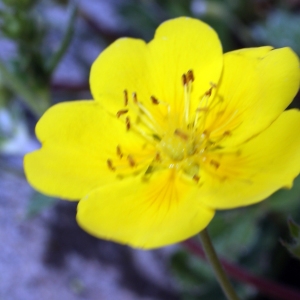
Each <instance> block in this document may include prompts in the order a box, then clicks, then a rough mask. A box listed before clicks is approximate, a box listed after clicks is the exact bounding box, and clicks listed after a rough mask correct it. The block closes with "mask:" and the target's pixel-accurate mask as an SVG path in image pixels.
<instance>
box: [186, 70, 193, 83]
mask: <svg viewBox="0 0 300 300" xmlns="http://www.w3.org/2000/svg"><path fill="white" fill-rule="evenodd" d="M194 80H195V77H194V73H193V70H188V72H187V81H188V82H193V81H194Z"/></svg>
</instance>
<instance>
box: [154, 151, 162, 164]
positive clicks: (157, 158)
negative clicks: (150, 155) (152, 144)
mask: <svg viewBox="0 0 300 300" xmlns="http://www.w3.org/2000/svg"><path fill="white" fill-rule="evenodd" d="M155 160H156V161H157V162H160V161H161V157H160V153H159V152H157V153H156V154H155Z"/></svg>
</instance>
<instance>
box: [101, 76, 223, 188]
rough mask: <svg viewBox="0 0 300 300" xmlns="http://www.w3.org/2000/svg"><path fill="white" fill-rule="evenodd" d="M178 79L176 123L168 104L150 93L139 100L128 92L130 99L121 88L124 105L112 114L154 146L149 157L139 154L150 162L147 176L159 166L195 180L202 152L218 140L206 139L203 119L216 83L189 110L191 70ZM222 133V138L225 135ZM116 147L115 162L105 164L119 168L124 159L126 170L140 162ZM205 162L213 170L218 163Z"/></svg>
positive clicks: (212, 106)
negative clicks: (179, 93)
mask: <svg viewBox="0 0 300 300" xmlns="http://www.w3.org/2000/svg"><path fill="white" fill-rule="evenodd" d="M181 80H182V86H183V89H184V111H183V113H182V115H181V117H180V118H179V119H180V120H179V121H178V122H177V121H176V122H175V121H174V120H175V119H176V118H175V116H174V112H171V107H170V105H169V104H168V103H164V102H163V101H161V100H160V99H157V98H156V97H155V96H153V95H152V96H151V97H150V99H149V100H150V101H149V100H148V102H147V101H146V102H140V101H139V99H138V95H137V93H136V92H134V93H132V99H129V96H128V92H127V90H124V95H123V97H124V108H123V109H121V110H119V111H118V112H117V113H116V117H117V118H119V119H121V120H123V122H124V123H125V127H126V130H127V131H134V132H135V133H137V134H138V135H140V136H141V137H142V138H143V139H144V140H145V141H146V144H151V146H153V148H154V149H155V153H152V154H151V155H152V156H151V155H150V157H149V155H148V156H147V155H146V156H145V155H144V156H143V157H144V160H147V161H148V163H149V162H150V165H149V167H148V169H147V171H146V173H147V175H148V174H151V173H152V172H155V171H157V170H160V169H163V168H176V169H178V170H181V171H183V173H184V174H186V175H188V176H189V177H191V178H192V179H193V180H194V181H196V182H198V181H199V179H200V175H199V172H200V166H201V165H203V164H206V163H207V155H206V154H207V153H208V152H209V151H211V150H212V149H214V148H216V144H217V143H218V140H211V139H210V133H209V132H208V131H207V129H206V122H207V118H208V117H209V114H211V113H212V111H213V110H214V109H215V107H216V106H218V104H219V102H218V101H217V102H215V103H214V101H215V99H212V100H211V99H210V98H211V95H212V91H213V89H215V88H216V85H215V84H213V83H211V88H210V89H209V90H207V91H206V92H205V93H204V95H202V97H200V100H199V104H198V107H196V110H194V111H191V110H192V107H191V93H192V85H193V82H194V80H195V78H194V74H193V71H192V70H189V71H188V72H187V73H186V74H183V75H182V78H181ZM144 103H145V104H144ZM149 105H150V106H149ZM155 106H163V107H164V111H165V114H164V116H163V118H162V119H163V122H158V120H157V117H155V116H156V114H155V113H153V112H155ZM160 112H161V111H160ZM176 120H177V119H176ZM228 134H229V132H228V131H227V132H226V135H228ZM223 136H224V137H225V134H224V135H223ZM223 136H222V137H221V139H223ZM221 139H220V140H221ZM120 149H121V147H120V145H118V146H117V150H116V153H117V156H118V158H119V163H117V164H116V163H115V162H114V161H113V160H112V159H108V160H107V165H108V167H109V168H110V169H111V170H112V171H118V170H120V166H121V165H122V164H121V163H120V161H122V160H123V162H124V160H125V162H126V163H125V165H126V164H127V169H128V167H129V168H135V169H137V168H138V165H139V164H142V163H143V161H142V160H140V159H137V158H136V157H135V156H134V155H133V154H132V153H126V154H125V153H122V152H121V150H120ZM138 156H139V155H138ZM209 164H210V166H213V167H214V168H215V169H218V168H219V166H220V163H219V162H218V161H215V160H210V161H209ZM123 165H124V163H123Z"/></svg>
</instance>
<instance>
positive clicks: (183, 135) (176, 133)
mask: <svg viewBox="0 0 300 300" xmlns="http://www.w3.org/2000/svg"><path fill="white" fill-rule="evenodd" d="M174 134H175V135H177V136H179V137H180V138H182V139H183V140H185V141H187V140H188V138H189V136H188V135H187V134H186V133H184V132H182V131H181V130H179V129H176V130H175V131H174Z"/></svg>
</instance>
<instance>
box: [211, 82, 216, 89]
mask: <svg viewBox="0 0 300 300" xmlns="http://www.w3.org/2000/svg"><path fill="white" fill-rule="evenodd" d="M209 84H210V85H211V87H212V88H214V89H215V88H216V87H217V84H216V83H214V82H212V81H211V82H210V83H209Z"/></svg>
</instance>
